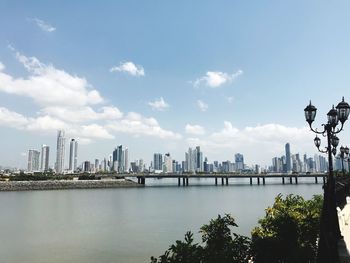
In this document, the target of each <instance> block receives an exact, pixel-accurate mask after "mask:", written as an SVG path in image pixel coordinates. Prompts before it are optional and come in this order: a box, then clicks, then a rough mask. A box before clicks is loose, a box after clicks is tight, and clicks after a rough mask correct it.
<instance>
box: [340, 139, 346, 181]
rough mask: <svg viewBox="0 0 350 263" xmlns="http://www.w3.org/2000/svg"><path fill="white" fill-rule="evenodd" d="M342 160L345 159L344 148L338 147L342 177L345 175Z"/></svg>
mask: <svg viewBox="0 0 350 263" xmlns="http://www.w3.org/2000/svg"><path fill="white" fill-rule="evenodd" d="M344 158H345V147H343V146H341V147H340V159H341V169H342V172H343V175H345V169H344Z"/></svg>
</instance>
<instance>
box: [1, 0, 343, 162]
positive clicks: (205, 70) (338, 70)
mask: <svg viewBox="0 0 350 263" xmlns="http://www.w3.org/2000/svg"><path fill="white" fill-rule="evenodd" d="M349 10H350V2H348V1H336V2H333V3H331V2H329V1H255V2H254V3H253V2H251V1H185V0H184V1H113V3H112V1H108V3H105V4H98V3H97V2H95V3H93V1H65V2H62V1H50V2H48V1H30V2H29V1H14V0H11V1H6V0H5V1H1V2H0V138H1V140H0V149H1V152H0V165H10V166H22V167H23V166H24V165H25V158H26V157H25V153H26V152H27V151H28V149H31V148H34V149H39V148H40V146H41V144H47V145H50V146H51V160H50V162H51V165H53V162H54V158H55V147H56V142H55V140H56V133H57V129H64V130H65V131H66V135H67V139H69V138H79V142H80V145H81V146H80V148H79V150H80V152H79V161H84V160H93V159H95V158H103V157H107V156H108V155H109V154H110V153H111V152H112V150H113V148H114V147H115V146H116V145H119V144H123V145H125V146H128V148H129V153H130V160H134V159H138V158H143V159H144V160H145V161H146V162H149V161H150V159H151V158H152V154H153V153H154V152H161V153H166V152H170V153H171V155H172V156H173V158H175V159H177V160H183V159H184V151H185V150H186V149H187V148H188V147H189V146H195V145H200V146H201V147H202V150H203V152H204V155H205V156H207V157H208V158H209V161H213V160H233V156H234V154H235V153H236V152H240V153H243V154H244V156H245V161H246V163H248V164H254V163H260V164H262V165H269V164H270V163H271V158H272V157H273V156H279V155H282V154H283V151H284V144H285V143H286V142H290V143H291V149H292V152H294V153H296V152H300V153H302V154H303V153H308V154H310V155H313V154H314V153H315V149H314V146H313V141H312V139H313V134H311V133H310V132H309V130H308V128H307V126H306V123H305V121H304V116H303V109H304V107H305V106H306V104H307V103H308V101H309V99H312V101H313V103H314V104H315V106H316V107H318V109H319V112H318V116H317V117H318V118H317V124H321V123H322V121H325V117H326V115H325V114H326V113H327V112H328V110H329V109H330V107H331V105H332V104H333V103H334V104H337V103H338V102H339V101H340V99H341V97H342V96H343V95H344V96H345V99H346V100H348V101H349V100H350V92H349V90H350V89H349V86H350V37H349V36H350V16H349V15H348V14H349ZM348 127H349V125H346V127H345V131H344V132H343V133H342V134H341V136H340V137H341V140H342V142H343V144H350V132H349V131H350V128H348Z"/></svg>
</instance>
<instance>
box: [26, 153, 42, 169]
mask: <svg viewBox="0 0 350 263" xmlns="http://www.w3.org/2000/svg"><path fill="white" fill-rule="evenodd" d="M39 159H40V152H39V151H37V150H29V151H28V167H27V171H28V172H37V171H39Z"/></svg>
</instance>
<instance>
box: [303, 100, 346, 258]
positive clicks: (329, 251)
mask: <svg viewBox="0 0 350 263" xmlns="http://www.w3.org/2000/svg"><path fill="white" fill-rule="evenodd" d="M316 112H317V108H316V107H315V106H313V105H312V104H311V101H310V104H309V105H308V106H306V108H305V109H304V113H305V119H306V121H307V123H308V124H309V126H310V129H311V131H313V132H314V133H316V137H315V139H314V143H315V146H316V147H317V149H318V150H319V151H320V152H322V153H327V154H328V165H329V167H328V171H329V173H328V177H327V182H326V183H325V184H324V185H323V190H324V192H323V198H324V200H323V207H322V213H321V220H320V239H319V243H318V252H317V262H327V263H331V262H339V255H338V249H337V243H338V240H339V239H340V238H341V237H342V236H341V233H340V229H339V222H338V215H337V211H336V197H335V180H334V174H333V157H332V154H333V155H336V153H337V149H336V148H337V146H338V144H339V138H338V137H337V136H336V134H338V133H339V132H341V131H342V129H343V126H344V123H345V121H346V120H347V119H348V116H349V112H350V106H349V104H348V103H346V102H345V101H344V97H343V99H342V101H341V102H340V103H339V104H338V105H337V107H336V108H334V106H333V107H332V109H331V110H330V111H329V112H328V113H327V118H328V121H327V123H326V124H322V126H323V130H322V131H319V130H318V129H314V128H313V127H312V123H313V122H314V120H315V117H316ZM339 122H340V124H341V126H340V128H338V127H337V126H338V125H339ZM317 134H319V135H322V136H323V137H327V147H325V149H324V150H321V149H320V147H321V139H320V138H319V137H318V136H317Z"/></svg>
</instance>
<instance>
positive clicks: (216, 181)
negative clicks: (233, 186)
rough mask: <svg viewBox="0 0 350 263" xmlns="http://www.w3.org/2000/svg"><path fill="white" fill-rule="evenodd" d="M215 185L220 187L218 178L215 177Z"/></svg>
mask: <svg viewBox="0 0 350 263" xmlns="http://www.w3.org/2000/svg"><path fill="white" fill-rule="evenodd" d="M215 185H218V178H217V177H215Z"/></svg>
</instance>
